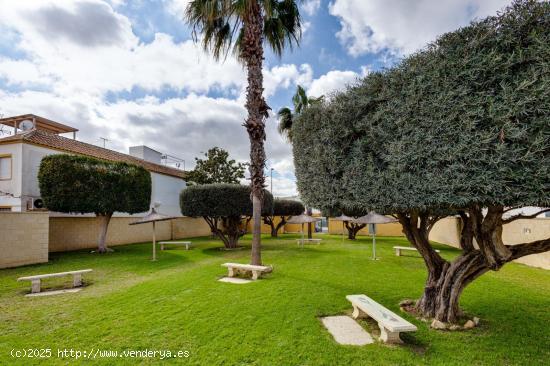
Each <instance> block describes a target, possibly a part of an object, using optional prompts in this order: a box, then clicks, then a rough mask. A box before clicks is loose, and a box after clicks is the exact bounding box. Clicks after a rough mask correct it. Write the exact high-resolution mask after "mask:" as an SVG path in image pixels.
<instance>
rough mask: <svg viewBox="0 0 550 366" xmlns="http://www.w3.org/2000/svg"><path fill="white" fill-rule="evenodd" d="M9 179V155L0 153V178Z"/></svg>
mask: <svg viewBox="0 0 550 366" xmlns="http://www.w3.org/2000/svg"><path fill="white" fill-rule="evenodd" d="M10 179H11V155H0V180H10Z"/></svg>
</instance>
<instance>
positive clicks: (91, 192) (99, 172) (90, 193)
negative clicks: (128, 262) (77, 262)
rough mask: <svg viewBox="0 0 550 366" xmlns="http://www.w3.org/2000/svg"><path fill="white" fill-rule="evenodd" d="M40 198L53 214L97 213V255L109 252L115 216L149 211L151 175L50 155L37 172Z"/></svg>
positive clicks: (81, 158)
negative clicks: (108, 233) (110, 234)
mask: <svg viewBox="0 0 550 366" xmlns="http://www.w3.org/2000/svg"><path fill="white" fill-rule="evenodd" d="M38 182H39V186H40V195H41V196H42V199H43V200H44V205H45V206H46V208H47V209H48V210H50V211H56V212H64V213H81V214H85V213H94V214H96V216H97V217H99V218H100V219H101V229H100V233H99V238H98V252H99V253H105V252H106V251H107V246H106V238H107V229H108V227H109V222H110V220H111V217H112V216H113V213H115V212H124V213H129V214H135V213H139V212H144V211H147V210H148V209H149V204H150V200H151V174H150V173H149V172H148V171H147V170H146V169H144V168H143V167H140V166H137V165H133V164H127V163H123V162H111V161H106V160H100V159H95V158H90V157H85V156H78V155H66V154H59V155H49V156H46V157H44V158H43V159H42V162H41V163H40V170H39V172H38Z"/></svg>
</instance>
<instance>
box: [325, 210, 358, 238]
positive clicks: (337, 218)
mask: <svg viewBox="0 0 550 366" xmlns="http://www.w3.org/2000/svg"><path fill="white" fill-rule="evenodd" d="M329 220H333V221H342V243H343V242H344V227H345V223H346V222H349V221H352V220H353V217H349V216H346V215H344V214H342V215H340V216H338V217H333V218H331V219H329Z"/></svg>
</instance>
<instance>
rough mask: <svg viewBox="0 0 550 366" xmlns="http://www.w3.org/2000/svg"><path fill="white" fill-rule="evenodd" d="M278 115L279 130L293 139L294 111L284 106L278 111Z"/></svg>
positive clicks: (289, 138)
mask: <svg viewBox="0 0 550 366" xmlns="http://www.w3.org/2000/svg"><path fill="white" fill-rule="evenodd" d="M277 117H278V118H279V124H278V125H277V130H278V131H279V133H280V134H281V135H283V136H285V137H286V138H287V139H288V140H292V133H291V132H292V120H293V115H292V111H291V110H290V108H288V107H283V108H281V109H279V112H277Z"/></svg>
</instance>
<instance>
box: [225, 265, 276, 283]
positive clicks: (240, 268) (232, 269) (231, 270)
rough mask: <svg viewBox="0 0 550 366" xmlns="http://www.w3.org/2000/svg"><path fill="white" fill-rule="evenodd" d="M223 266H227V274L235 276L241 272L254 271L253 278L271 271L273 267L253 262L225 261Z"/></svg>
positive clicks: (255, 278)
mask: <svg viewBox="0 0 550 366" xmlns="http://www.w3.org/2000/svg"><path fill="white" fill-rule="evenodd" d="M222 267H227V271H228V273H227V276H228V277H234V276H236V275H237V274H239V272H240V273H248V272H250V273H252V279H253V280H257V279H258V278H259V277H260V276H261V275H262V273H269V272H271V271H272V270H273V268H271V267H269V266H254V265H252V264H242V263H224V264H222Z"/></svg>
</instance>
